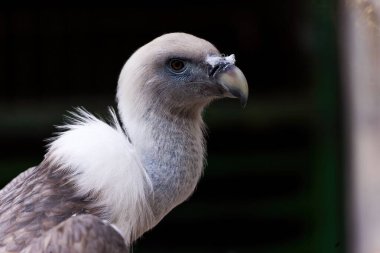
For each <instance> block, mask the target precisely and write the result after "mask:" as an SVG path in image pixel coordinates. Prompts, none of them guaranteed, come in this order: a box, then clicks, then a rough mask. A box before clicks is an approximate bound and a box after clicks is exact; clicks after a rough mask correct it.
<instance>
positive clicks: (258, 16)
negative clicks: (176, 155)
mask: <svg viewBox="0 0 380 253" xmlns="http://www.w3.org/2000/svg"><path fill="white" fill-rule="evenodd" d="M337 19H338V16H337V4H336V3H335V1H331V0H320V1H317V0H315V1H304V0H281V1H280V0H279V1H262V0H261V1H257V0H255V1H250V2H248V1H243V0H241V1H240V0H235V1H228V2H227V1H225V2H223V1H220V2H218V3H217V4H216V3H214V4H212V3H202V2H191V1H188V2H176V1H166V2H165V1H159V2H158V1H157V2H155V3H149V2H146V1H145V2H144V1H138V3H137V1H136V2H135V3H134V4H133V5H129V6H128V5H127V4H117V5H116V4H111V3H110V2H108V3H107V4H102V5H100V4H94V3H90V2H88V3H87V4H86V3H82V4H81V5H79V4H74V2H72V3H69V2H68V3H66V4H64V5H62V6H59V7H57V6H42V5H41V6H34V5H33V6H32V5H2V4H0V85H1V86H0V87H1V92H0V188H1V187H3V186H4V185H5V184H6V183H7V182H9V181H10V180H11V179H12V178H13V177H15V176H16V175H17V174H18V173H20V172H21V171H23V170H25V169H27V168H28V167H31V166H34V165H36V164H38V163H39V162H40V161H41V160H42V159H43V155H44V152H45V145H46V143H47V142H46V139H47V138H49V137H51V136H52V133H53V132H54V131H55V128H54V125H59V124H61V123H62V121H63V118H62V115H64V114H66V111H67V110H72V108H73V107H76V106H84V107H86V108H87V109H88V110H90V111H91V112H94V113H97V114H100V115H106V110H107V106H108V105H115V102H114V95H115V89H116V83H117V79H118V75H119V72H120V70H121V68H122V66H123V64H124V62H125V61H126V60H127V59H128V57H129V56H130V55H131V54H132V53H133V51H134V50H136V49H137V48H138V47H140V46H142V45H143V44H145V43H147V42H149V41H150V40H152V39H153V38H155V37H157V36H159V35H161V34H163V33H168V32H174V31H183V32H187V33H191V34H194V35H196V36H199V37H202V38H205V39H207V40H209V41H210V42H212V43H213V44H214V45H216V46H217V47H218V48H219V50H220V51H221V52H223V53H225V54H231V53H234V54H235V55H236V58H237V65H238V66H239V67H240V68H241V69H242V70H243V72H244V73H245V74H246V77H247V79H248V82H249V85H250V99H249V103H248V105H247V107H246V108H245V109H244V110H242V109H241V108H240V106H239V103H238V101H235V100H224V101H219V102H216V103H215V104H213V105H212V106H211V107H210V108H208V109H207V111H206V113H205V121H206V122H207V124H208V133H209V135H208V137H207V140H208V165H207V167H206V170H205V173H204V177H203V178H202V180H201V182H200V184H199V186H198V188H197V191H196V193H195V194H194V195H193V196H192V198H191V199H190V200H189V201H187V202H185V203H184V204H182V205H181V206H179V207H177V208H176V209H174V210H173V211H172V212H171V213H170V214H169V215H168V216H167V217H166V218H165V219H164V220H163V221H162V222H161V223H160V224H159V225H158V226H157V227H156V228H154V229H153V230H152V231H150V232H148V233H146V234H145V235H144V236H143V238H142V239H140V240H139V241H138V242H137V244H136V245H135V247H134V252H136V253H144V252H231V253H232V252H260V253H264V252H270V253H275V252H282V253H284V252H292V253H297V252H315V253H317V252H318V253H320V252H324V253H328V252H344V233H343V231H344V229H343V228H344V227H343V216H344V214H343V212H342V206H343V203H342V199H343V198H342V182H343V179H342V178H343V170H342V167H343V159H342V154H343V151H344V150H343V147H344V143H343V138H342V132H343V130H344V129H343V124H342V123H341V122H342V116H341V115H342V113H341V111H342V110H341V106H340V104H341V103H340V94H341V87H340V82H339V78H338V76H339V75H338V70H339V69H338V64H337V60H338V45H337V41H338V40H337V28H338V25H337V23H338V21H337Z"/></svg>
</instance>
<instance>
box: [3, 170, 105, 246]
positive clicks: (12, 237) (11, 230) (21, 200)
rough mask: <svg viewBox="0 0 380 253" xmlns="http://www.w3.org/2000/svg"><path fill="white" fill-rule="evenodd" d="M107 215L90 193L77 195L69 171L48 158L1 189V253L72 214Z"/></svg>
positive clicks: (41, 233) (30, 239) (27, 243)
mask: <svg viewBox="0 0 380 253" xmlns="http://www.w3.org/2000/svg"><path fill="white" fill-rule="evenodd" d="M82 213H91V214H94V215H96V216H99V217H101V218H102V219H103V218H104V219H106V218H107V217H106V216H105V214H103V213H101V208H100V207H98V206H96V205H95V202H94V201H93V198H91V197H90V196H78V195H77V194H76V191H75V188H74V186H73V185H72V183H70V180H69V175H66V174H65V173H64V172H63V171H62V170H57V168H56V167H54V166H52V165H51V164H49V163H48V162H43V163H42V164H41V165H39V166H37V167H34V168H31V169H29V170H27V171H26V172H24V173H22V174H20V175H19V176H18V177H17V178H15V179H14V180H13V181H12V182H11V183H9V184H8V185H7V186H6V187H5V188H4V189H3V190H1V191H0V253H3V252H20V251H21V250H22V249H24V248H25V247H26V246H27V245H29V244H30V243H31V241H32V240H33V239H35V238H38V237H41V236H42V235H43V234H44V233H45V232H46V231H48V230H50V229H51V228H53V227H55V226H56V225H57V224H59V223H61V222H62V221H64V220H66V219H68V218H69V217H71V216H72V215H73V214H82Z"/></svg>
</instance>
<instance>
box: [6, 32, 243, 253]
mask: <svg viewBox="0 0 380 253" xmlns="http://www.w3.org/2000/svg"><path fill="white" fill-rule="evenodd" d="M224 97H232V98H239V99H240V102H241V104H242V105H243V106H245V104H246V102H247V99H248V84H247V80H246V78H245V76H244V74H243V73H242V71H241V70H240V69H239V68H238V67H236V66H235V56H234V55H230V56H226V55H223V54H221V53H220V52H219V51H218V50H217V49H216V48H215V47H214V46H213V45H212V44H211V43H210V42H208V41H206V40H203V39H201V38H198V37H195V36H193V35H190V34H186V33H169V34H164V35H162V36H160V37H158V38H156V39H154V40H153V41H151V42H149V43H148V44H146V45H144V46H142V47H141V48H139V49H138V50H137V51H135V52H134V53H133V54H132V56H131V57H130V58H129V59H128V61H127V62H126V63H125V65H124V67H123V69H122V71H121V74H120V76H119V81H118V86H117V94H116V101H117V110H113V109H112V108H110V110H109V113H110V117H109V120H108V121H104V120H101V119H99V118H97V117H95V116H94V115H93V114H91V113H89V112H88V111H86V110H85V109H83V108H81V107H80V108H78V109H77V110H75V111H74V112H72V113H71V114H70V121H69V122H68V123H67V124H66V125H63V126H60V127H58V128H59V129H58V133H57V134H56V135H55V137H53V138H52V139H51V141H50V142H49V145H48V149H47V152H46V154H45V156H44V159H43V161H42V162H41V163H40V164H39V165H37V166H35V167H32V168H29V169H28V170H26V171H25V172H23V173H21V174H20V175H18V176H17V177H16V178H15V179H13V180H12V181H11V182H10V183H9V184H8V185H6V186H5V187H4V188H3V189H2V190H1V191H0V253H11V252H12V253H15V252H22V253H26V252H54V253H61V252H62V253H63V252H73V253H79V252H92V253H96V252H129V250H130V248H131V245H132V243H133V242H134V241H135V240H136V239H137V238H139V237H140V236H141V235H142V234H143V233H144V232H146V231H148V230H150V229H151V228H153V227H154V226H155V225H156V224H157V223H158V222H159V221H160V220H161V219H162V218H163V217H164V216H165V215H166V214H167V213H168V212H170V211H171V210H172V209H173V208H174V207H176V206H177V205H178V204H180V203H181V202H183V201H184V200H186V199H187V198H188V197H189V196H190V195H191V194H192V192H193V191H194V189H195V187H196V185H197V182H198V180H199V178H200V177H201V175H202V170H203V166H204V160H205V140H204V129H205V125H204V123H203V120H202V112H203V110H204V108H205V107H206V106H207V105H208V104H209V103H210V102H211V101H213V100H215V99H219V98H224Z"/></svg>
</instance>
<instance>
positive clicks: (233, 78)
mask: <svg viewBox="0 0 380 253" xmlns="http://www.w3.org/2000/svg"><path fill="white" fill-rule="evenodd" d="M209 74H210V75H211V76H213V77H214V78H215V80H216V82H217V83H218V84H219V85H221V86H222V88H223V90H224V91H225V96H226V97H232V98H239V99H240V103H241V105H242V107H245V106H246V104H247V101H248V82H247V79H246V78H245V76H244V74H243V72H242V71H241V70H240V69H239V68H238V67H236V66H235V64H234V58H233V62H229V61H225V60H220V61H219V62H218V63H217V64H216V65H214V66H213V68H212V69H211V70H210V73H209Z"/></svg>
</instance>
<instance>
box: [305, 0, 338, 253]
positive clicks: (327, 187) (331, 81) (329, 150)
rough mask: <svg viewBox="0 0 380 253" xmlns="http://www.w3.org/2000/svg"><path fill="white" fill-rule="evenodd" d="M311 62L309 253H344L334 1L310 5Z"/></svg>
mask: <svg viewBox="0 0 380 253" xmlns="http://www.w3.org/2000/svg"><path fill="white" fill-rule="evenodd" d="M311 7H312V13H313V20H314V21H313V27H312V29H313V33H314V34H315V35H314V36H315V45H314V47H315V52H316V54H315V56H314V60H313V66H314V68H313V80H314V89H313V94H314V99H315V100H314V103H315V105H314V106H315V108H314V110H315V111H314V112H315V115H314V117H315V119H316V121H315V122H314V124H315V127H316V129H317V131H316V140H315V145H314V147H315V151H314V158H313V162H314V166H315V167H314V169H315V173H314V175H313V179H314V185H315V187H314V191H313V194H314V199H315V201H317V204H316V205H315V210H314V212H315V221H316V222H315V236H314V247H313V251H310V252H334V253H338V252H344V245H343V243H342V240H343V238H342V231H341V225H342V221H341V216H340V211H341V202H340V196H341V191H340V188H341V179H340V177H339V176H340V172H341V162H340V161H341V139H342V136H341V133H340V130H339V129H340V125H339V124H340V123H339V121H340V118H339V117H340V107H339V99H340V83H339V78H338V67H337V64H338V53H337V44H336V42H337V34H336V26H334V24H335V17H336V15H335V13H336V7H337V5H336V1H331V0H318V1H313V4H312V5H311Z"/></svg>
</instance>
